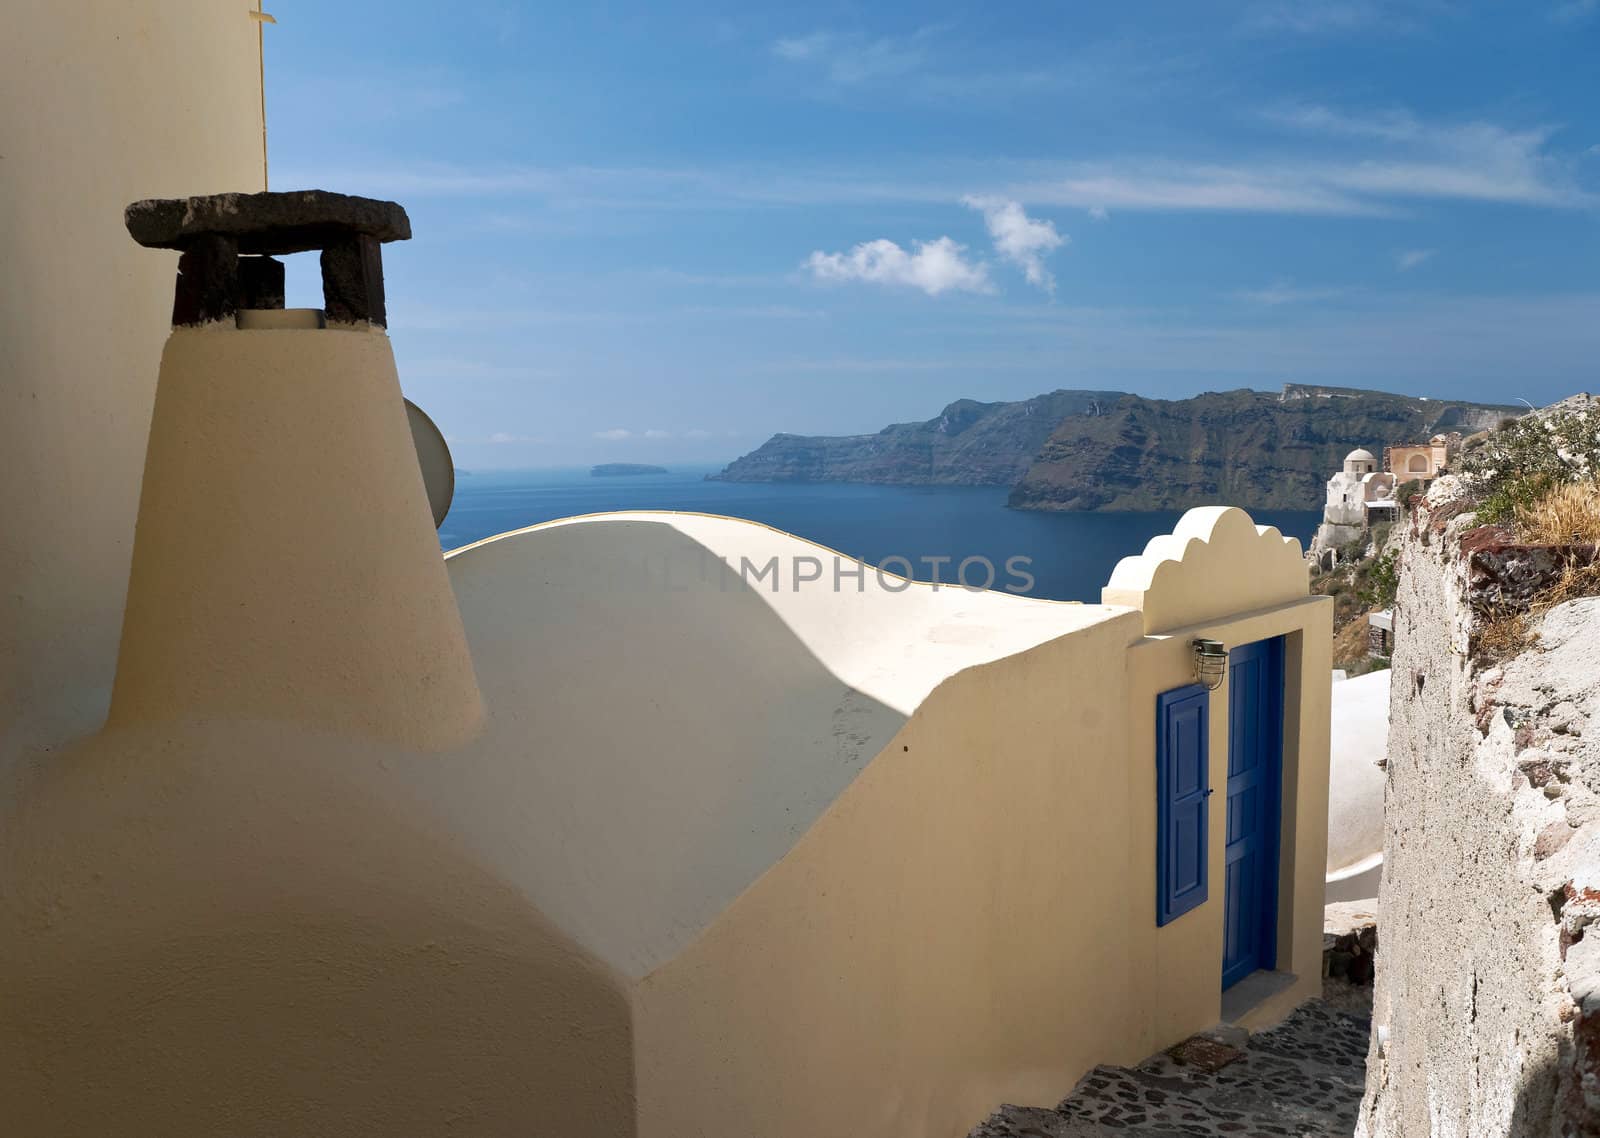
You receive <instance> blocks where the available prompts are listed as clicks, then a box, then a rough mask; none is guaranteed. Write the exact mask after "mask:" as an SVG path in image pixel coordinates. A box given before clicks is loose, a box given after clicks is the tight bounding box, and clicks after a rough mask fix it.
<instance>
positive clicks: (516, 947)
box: [0, 333, 634, 1138]
mask: <svg viewBox="0 0 1600 1138" xmlns="http://www.w3.org/2000/svg"><path fill="white" fill-rule="evenodd" d="M331 334H333V333H330V335H331ZM408 757H410V758H413V759H414V761H418V762H428V763H432V764H435V765H438V764H445V765H449V764H451V763H452V762H453V761H454V760H453V758H452V757H451V756H440V755H437V754H431V755H425V756H408V754H407V752H405V751H402V750H399V749H397V748H395V747H392V746H379V745H376V744H373V743H370V742H366V743H363V742H358V741H354V740H351V739H348V738H341V737H339V736H336V735H330V734H327V733H319V732H315V731H312V730H308V729H306V728H304V727H301V726H297V725H292V724H285V723H270V722H260V721H258V722H253V723H244V722H239V721H236V720H219V721H215V722H213V723H210V724H199V723H193V722H191V723H184V724H170V723H167V724H160V725H156V726H125V727H120V728H114V729H112V730H109V731H107V732H105V733H103V734H100V735H97V736H95V737H94V738H92V739H90V740H88V741H86V742H84V743H80V744H78V745H77V746H75V747H70V748H65V749H62V750H58V751H55V752H53V753H52V754H50V755H49V756H48V759H49V761H48V762H44V763H41V764H38V765H37V766H36V767H34V768H32V769H31V770H30V772H29V775H28V777H27V778H25V780H24V784H23V786H22V788H21V790H22V793H21V795H20V796H19V798H18V799H17V800H16V801H7V802H0V1008H3V1009H4V1014H3V1015H0V1056H3V1060H0V1064H3V1074H0V1120H3V1121H0V1132H3V1133H5V1134H6V1135H8V1136H9V1135H16V1136H18V1138H24V1136H26V1138H102V1136H106V1138H109V1136H112V1135H115V1136H117V1138H172V1136H174V1135H228V1136H230V1138H312V1136H320V1135H340V1136H341V1138H394V1136H395V1135H418V1136H422V1135H428V1136H434V1135H445V1134H462V1135H471V1136H473V1138H526V1136H527V1135H529V1134H551V1135H594V1136H596V1138H600V1136H607V1138H616V1136H617V1135H625V1134H628V1133H631V1132H632V1129H633V1125H634V1102H633V1045H632V1039H631V1030H632V1029H631V1027H630V1020H631V1012H630V1008H629V1004H628V994H627V993H628V989H627V985H626V983H625V982H624V981H623V980H622V979H621V978H619V977H617V976H616V975H615V974H614V973H613V972H612V971H611V970H610V969H607V968H606V967H605V966H604V965H602V964H600V963H599V962H598V961H596V960H594V958H593V957H592V956H590V955H588V954H586V953H585V952H583V950H582V949H581V948H579V947H578V946H577V945H575V944H574V943H573V941H572V939H571V937H569V936H568V935H567V934H565V933H564V932H562V931H561V930H560V929H559V928H557V927H555V926H554V924H553V923H552V922H551V921H550V920H549V919H548V918H547V917H545V916H543V915H541V914H540V913H539V912H538V911H537V909H536V908H534V907H533V906H532V905H530V904H529V903H528V900H527V897H526V896H525V895H524V894H523V893H522V892H521V890H519V889H518V888H517V887H516V885H515V884H514V883H512V882H508V881H506V880H505V879H504V878H502V877H501V876H499V875H498V874H497V873H496V872H495V870H494V868H493V867H492V866H487V865H485V864H484V863H483V862H482V860H481V859H479V858H477V857H475V856H474V855H473V853H472V851H471V850H470V849H468V848H466V846H465V845H464V843H463V842H462V841H461V837H460V835H459V834H457V833H454V832H453V831H452V830H451V829H450V828H449V827H447V826H443V825H441V824H440V822H439V819H438V817H437V816H436V815H435V814H434V813H433V811H432V810H431V808H430V805H429V803H428V802H427V801H426V800H425V799H421V798H419V797H417V796H416V795H415V794H414V793H412V790H411V788H410V787H409V786H407V785H406V783H405V780H403V779H402V778H399V777H397V775H396V774H395V773H394V768H395V766H396V764H397V763H400V762H403V761H405V760H406V759H407V758H408ZM460 773H462V774H463V777H470V775H468V774H467V773H466V772H460Z"/></svg>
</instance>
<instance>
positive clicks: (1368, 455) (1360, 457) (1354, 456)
mask: <svg viewBox="0 0 1600 1138" xmlns="http://www.w3.org/2000/svg"><path fill="white" fill-rule="evenodd" d="M1344 460H1345V462H1346V463H1351V462H1377V461H1378V458H1377V456H1376V455H1374V454H1373V453H1372V452H1371V451H1370V450H1365V449H1362V448H1360V447H1357V448H1356V449H1355V450H1353V451H1351V452H1350V453H1349V454H1347V455H1345V456H1344Z"/></svg>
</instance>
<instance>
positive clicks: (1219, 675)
mask: <svg viewBox="0 0 1600 1138" xmlns="http://www.w3.org/2000/svg"><path fill="white" fill-rule="evenodd" d="M1227 674H1228V650H1227V649H1226V648H1224V647H1223V646H1222V641H1220V640H1196V641H1195V642H1194V678H1195V682H1197V683H1201V684H1204V685H1205V687H1206V690H1207V691H1216V690H1217V689H1218V688H1220V687H1221V686H1222V681H1223V679H1224V678H1225V677H1226V676H1227Z"/></svg>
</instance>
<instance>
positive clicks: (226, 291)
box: [172, 234, 239, 326]
mask: <svg viewBox="0 0 1600 1138" xmlns="http://www.w3.org/2000/svg"><path fill="white" fill-rule="evenodd" d="M238 310H239V250H238V246H237V245H236V244H235V242H234V240H233V238H232V237H223V236H219V235H216V234H208V235H205V236H203V237H199V238H196V239H195V240H194V241H192V242H190V244H189V246H188V247H187V248H186V249H184V251H183V256H181V257H179V258H178V282H177V285H176V287H175V288H174V289H173V294H172V322H173V324H176V325H180V326H181V325H185V324H209V323H211V322H212V321H216V320H231V319H233V317H234V314H235V313H237V312H238Z"/></svg>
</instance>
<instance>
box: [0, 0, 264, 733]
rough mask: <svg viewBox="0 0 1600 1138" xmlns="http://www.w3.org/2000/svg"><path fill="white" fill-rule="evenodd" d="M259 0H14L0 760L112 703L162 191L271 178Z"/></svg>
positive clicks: (156, 308)
mask: <svg viewBox="0 0 1600 1138" xmlns="http://www.w3.org/2000/svg"><path fill="white" fill-rule="evenodd" d="M250 7H251V5H249V4H247V3H245V2H243V0H241V2H240V3H237V4H218V3H214V2H213V0H132V2H130V0H73V2H71V3H63V2H61V0H10V2H9V3H8V4H7V5H6V8H5V19H4V31H3V33H0V185H3V189H0V487H3V492H0V764H3V763H4V762H5V760H6V759H7V758H8V757H9V755H10V754H11V753H14V749H15V747H17V746H18V745H20V744H22V743H25V742H32V741H51V742H56V741H59V740H60V739H61V738H63V737H65V736H68V735H71V734H77V733H82V732H84V731H87V730H92V729H93V728H94V727H95V726H97V725H98V723H99V721H100V718H101V717H102V716H103V715H104V713H105V708H106V701H107V698H108V695H109V690H110V686H111V676H112V670H113V666H114V662H115V655H116V648H117V636H118V629H119V625H120V623H121V618H122V599H123V592H124V589H125V587H126V585H127V576H128V561H129V556H130V554H131V551H132V542H133V521H134V512H135V505H136V502H137V499H138V492H139V472H140V468H141V465H142V463H143V461H144V448H145V434H146V431H147V430H148V428H149V425H150V408H151V401H152V398H153V396H154V392H155V381H156V362H157V359H158V357H159V355H160V352H161V343H162V340H163V339H164V338H165V336H166V332H167V325H168V323H169V316H170V313H171V308H172V281H173V276H174V273H175V270H176V264H177V261H176V255H175V254H170V253H152V252H151V251H149V250H147V249H141V248H139V247H138V246H137V245H135V244H134V243H133V241H132V240H131V239H130V238H129V237H128V234H127V231H126V230H125V229H124V228H123V224H122V210H123V207H124V206H126V205H127V204H128V203H129V202H131V201H133V200H135V199H137V198H145V197H175V196H181V195H187V194H196V193H210V192H216V191H221V190H256V189H260V188H262V155H261V86H260V68H259V57H258V52H257V33H256V28H257V25H256V23H255V21H254V20H252V19H251V18H250V17H249V15H248V10H249V8H250Z"/></svg>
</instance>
